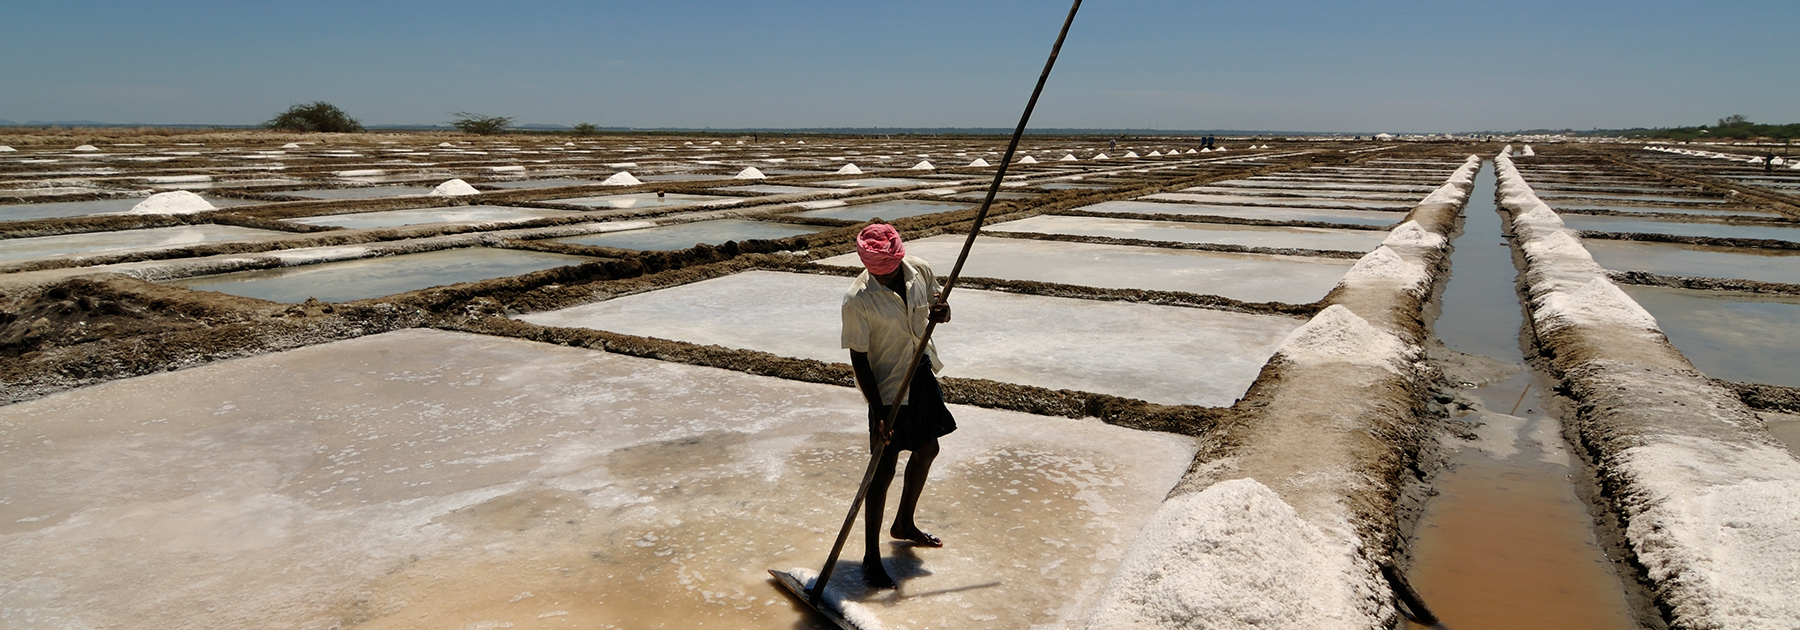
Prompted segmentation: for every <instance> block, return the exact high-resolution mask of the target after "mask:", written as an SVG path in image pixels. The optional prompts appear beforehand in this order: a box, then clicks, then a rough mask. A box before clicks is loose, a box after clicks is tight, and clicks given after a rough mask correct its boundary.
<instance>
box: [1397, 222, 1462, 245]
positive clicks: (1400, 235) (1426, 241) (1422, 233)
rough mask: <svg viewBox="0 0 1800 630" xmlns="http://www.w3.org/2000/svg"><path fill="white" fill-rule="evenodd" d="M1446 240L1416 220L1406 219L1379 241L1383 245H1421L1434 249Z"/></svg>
mask: <svg viewBox="0 0 1800 630" xmlns="http://www.w3.org/2000/svg"><path fill="white" fill-rule="evenodd" d="M1446 242H1448V241H1447V240H1446V239H1445V238H1444V237H1443V235H1441V234H1436V233H1433V232H1431V231H1430V230H1427V229H1425V228H1424V226H1421V225H1419V222H1418V221H1407V222H1405V223H1402V224H1400V225H1399V226H1396V227H1395V228H1394V229H1393V230H1392V231H1390V232H1388V237H1387V238H1386V239H1383V240H1382V241H1381V244H1382V246H1383V247H1423V248H1431V249H1436V248H1440V247H1443V246H1444V243H1446Z"/></svg>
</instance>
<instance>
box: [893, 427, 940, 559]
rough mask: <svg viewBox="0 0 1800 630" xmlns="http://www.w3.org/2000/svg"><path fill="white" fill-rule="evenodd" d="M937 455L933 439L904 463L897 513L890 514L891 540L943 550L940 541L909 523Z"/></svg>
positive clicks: (911, 520)
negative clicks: (904, 472)
mask: <svg viewBox="0 0 1800 630" xmlns="http://www.w3.org/2000/svg"><path fill="white" fill-rule="evenodd" d="M937 454H938V443H937V438H932V439H930V440H926V441H925V443H924V444H921V445H919V448H918V449H916V450H914V451H913V454H912V457H911V458H909V459H907V460H906V480H905V482H904V485H903V486H902V487H901V488H900V509H899V511H898V512H896V513H895V514H894V528H893V529H892V530H889V533H890V534H892V535H893V536H894V537H895V538H898V539H900V540H910V541H912V542H913V543H914V544H917V545H919V546H921V547H942V546H944V543H943V541H941V540H938V538H937V537H936V536H933V535H931V534H927V533H925V532H924V531H923V530H920V529H919V526H918V524H917V523H914V522H913V512H915V511H917V510H918V508H919V495H921V494H923V493H924V492H925V479H926V478H927V477H929V476H931V462H932V460H935V459H937ZM890 472H891V471H890Z"/></svg>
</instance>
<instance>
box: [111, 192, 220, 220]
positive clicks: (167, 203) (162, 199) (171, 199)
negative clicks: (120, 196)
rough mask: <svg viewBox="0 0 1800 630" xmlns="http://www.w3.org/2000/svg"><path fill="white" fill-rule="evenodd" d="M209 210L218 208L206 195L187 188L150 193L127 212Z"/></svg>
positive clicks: (185, 212) (175, 212) (187, 212)
mask: <svg viewBox="0 0 1800 630" xmlns="http://www.w3.org/2000/svg"><path fill="white" fill-rule="evenodd" d="M207 210H216V208H214V207H213V205H212V203H211V202H208V201H207V200H206V198H205V197H201V196H200V195H196V194H194V193H192V192H189V191H186V190H173V191H169V192H166V193H156V194H154V195H150V198H149V199H145V200H143V201H141V202H138V204H137V205H135V206H132V207H131V209H130V210H128V211H126V212H125V214H193V213H196V212H205V211H207Z"/></svg>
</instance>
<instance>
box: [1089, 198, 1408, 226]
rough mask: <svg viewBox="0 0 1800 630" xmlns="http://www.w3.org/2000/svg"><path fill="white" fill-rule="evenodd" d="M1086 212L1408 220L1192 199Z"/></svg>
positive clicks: (1111, 205)
mask: <svg viewBox="0 0 1800 630" xmlns="http://www.w3.org/2000/svg"><path fill="white" fill-rule="evenodd" d="M1154 196H1155V195H1152V197H1154ZM1077 210H1082V211H1085V212H1120V213H1137V214H1179V215H1191V216H1209V217H1230V218H1234V219H1257V220H1262V221H1318V222H1321V223H1343V224H1348V225H1378V226H1387V225H1394V224H1396V223H1399V222H1401V221H1404V220H1406V213H1405V212H1389V211H1381V210H1338V209H1331V208H1301V207H1262V206H1213V205H1205V204H1191V203H1156V202H1148V201H1105V202H1101V203H1097V204H1094V205H1091V206H1082V207H1080V208H1077Z"/></svg>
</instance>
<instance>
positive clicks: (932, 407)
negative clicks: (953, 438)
mask: <svg viewBox="0 0 1800 630" xmlns="http://www.w3.org/2000/svg"><path fill="white" fill-rule="evenodd" d="M911 389H912V395H911V396H908V397H907V404H905V405H901V406H900V415H899V417H897V418H895V419H894V440H893V441H892V442H889V443H888V448H889V449H893V450H898V451H914V450H918V449H919V447H921V446H924V445H925V443H926V442H929V441H931V440H935V439H937V438H940V437H943V436H945V435H948V434H949V433H950V432H951V431H955V430H956V418H954V417H952V416H951V415H950V408H949V407H945V406H944V390H941V389H938V382H937V375H936V374H932V373H931V361H930V360H929V359H927V360H925V361H921V362H920V363H919V369H918V371H917V372H914V373H913V381H912V386H911Z"/></svg>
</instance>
